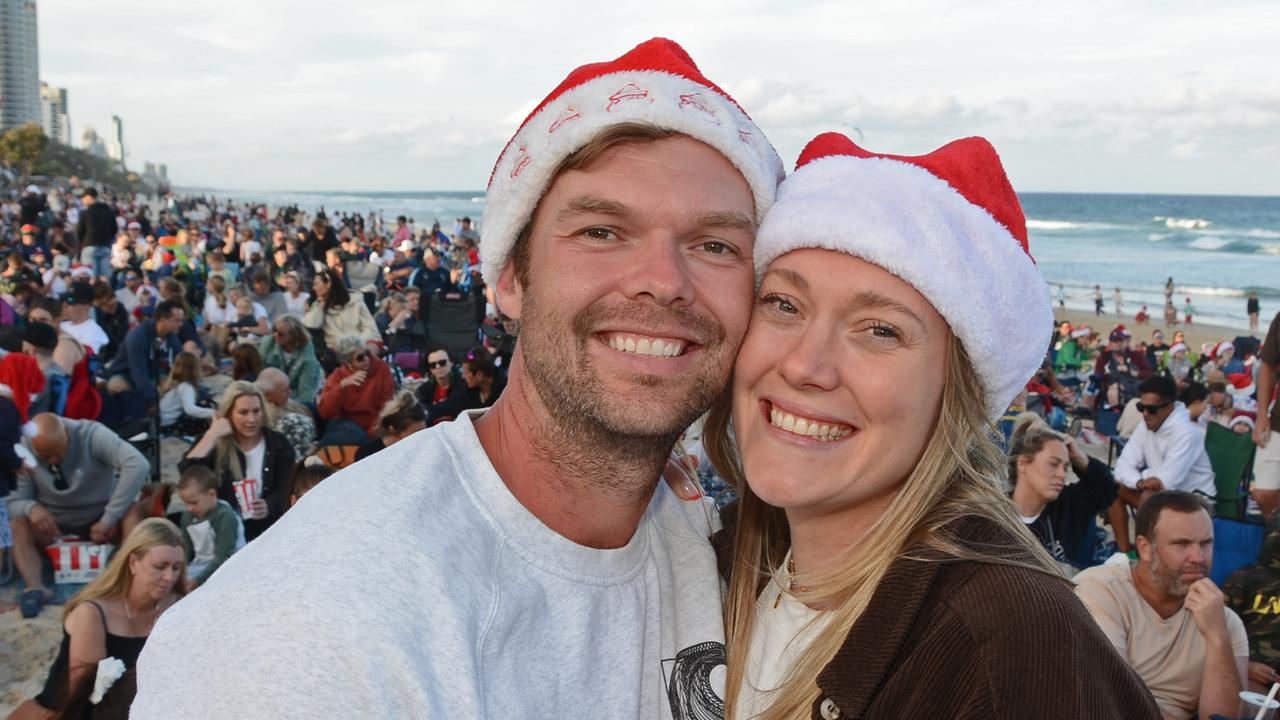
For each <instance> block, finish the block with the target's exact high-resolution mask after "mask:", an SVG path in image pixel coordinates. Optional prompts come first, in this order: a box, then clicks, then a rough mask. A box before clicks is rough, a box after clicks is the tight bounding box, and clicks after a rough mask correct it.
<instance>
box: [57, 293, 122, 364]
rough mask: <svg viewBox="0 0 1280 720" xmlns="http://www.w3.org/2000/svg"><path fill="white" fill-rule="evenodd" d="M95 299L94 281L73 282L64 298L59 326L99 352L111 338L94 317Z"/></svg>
mask: <svg viewBox="0 0 1280 720" xmlns="http://www.w3.org/2000/svg"><path fill="white" fill-rule="evenodd" d="M93 299H94V292H93V284H92V283H89V282H86V281H84V280H77V281H76V282H73V283H71V289H70V290H68V291H67V297H66V298H64V299H63V306H62V324H61V325H60V326H59V327H61V328H62V331H63V332H65V333H67V334H68V335H70V336H71V337H73V338H75V339H76V340H78V341H79V342H80V344H81V345H83V346H85V347H87V348H91V349H92V350H93V352H94V354H98V353H100V352H102V346H103V345H106V344H107V343H108V342H110V341H111V338H110V337H108V336H107V333H106V331H105V330H103V329H102V327H101V326H100V325H98V322H97V320H95V319H94V317H93Z"/></svg>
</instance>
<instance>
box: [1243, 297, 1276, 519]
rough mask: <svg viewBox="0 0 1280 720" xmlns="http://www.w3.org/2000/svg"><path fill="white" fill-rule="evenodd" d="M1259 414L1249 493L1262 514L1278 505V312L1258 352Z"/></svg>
mask: <svg viewBox="0 0 1280 720" xmlns="http://www.w3.org/2000/svg"><path fill="white" fill-rule="evenodd" d="M1258 359H1259V360H1261V361H1262V367H1260V368H1258V417H1257V419H1256V420H1255V421H1254V426H1253V442H1254V443H1255V444H1256V445H1257V446H1258V453H1257V455H1255V456H1254V459H1253V485H1252V488H1251V489H1250V491H1249V492H1251V493H1253V499H1254V500H1256V501H1257V503H1258V509H1259V510H1261V511H1262V515H1263V517H1271V514H1272V513H1274V512H1275V511H1276V508H1277V507H1280V440H1277V439H1276V436H1275V433H1274V432H1273V431H1272V430H1271V428H1272V427H1273V426H1275V427H1280V403H1274V404H1273V402H1272V401H1273V399H1274V398H1275V394H1276V370H1277V369H1280V313H1276V316H1275V317H1274V318H1272V319H1271V327H1269V328H1267V337H1266V339H1265V340H1263V341H1262V350H1261V351H1260V352H1259V353H1258Z"/></svg>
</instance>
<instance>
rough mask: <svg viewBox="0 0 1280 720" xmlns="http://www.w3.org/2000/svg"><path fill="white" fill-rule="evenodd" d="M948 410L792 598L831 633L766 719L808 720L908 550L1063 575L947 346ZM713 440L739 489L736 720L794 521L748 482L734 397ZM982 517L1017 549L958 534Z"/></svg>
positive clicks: (974, 381)
mask: <svg viewBox="0 0 1280 720" xmlns="http://www.w3.org/2000/svg"><path fill="white" fill-rule="evenodd" d="M943 372H944V379H943V384H942V402H941V408H940V410H939V412H938V417H937V420H936V421H935V422H934V428H933V432H932V433H930V434H929V440H928V442H927V443H926V444H925V447H924V450H923V452H922V453H921V455H920V459H919V460H918V461H917V462H916V465H915V468H914V469H913V470H912V471H911V473H910V474H909V475H908V476H907V478H906V479H905V480H904V481H903V482H902V484H901V486H900V487H899V488H898V491H897V493H896V494H895V495H894V497H893V499H892V500H891V501H890V502H889V505H888V507H886V508H885V510H884V512H883V514H881V516H880V517H879V518H878V519H877V520H876V521H875V522H874V523H873V524H872V525H871V527H870V528H868V529H867V531H866V533H865V534H864V535H863V536H862V537H860V538H858V539H857V541H856V543H855V545H853V546H851V547H850V548H849V549H848V550H847V551H846V552H844V553H842V554H841V556H840V557H838V558H834V559H833V562H832V563H831V564H830V566H829V567H827V568H826V569H825V570H822V571H820V572H816V573H814V574H813V575H807V576H806V582H808V583H809V584H811V585H812V586H813V587H814V588H816V589H814V590H804V591H796V592H794V593H793V594H794V595H795V596H796V597H797V599H799V600H801V601H802V602H804V603H805V604H807V605H810V606H811V607H819V608H824V609H826V610H827V611H826V612H824V613H823V615H824V619H825V620H826V621H827V624H825V625H824V629H823V632H821V633H818V634H817V636H816V637H815V639H814V640H813V642H812V644H811V645H809V647H808V648H807V649H806V651H805V652H804V653H803V654H801V656H800V657H799V658H798V659H797V661H796V662H795V664H794V665H793V666H792V667H791V668H789V669H788V670H787V672H786V675H785V676H784V679H783V681H782V684H781V686H780V687H779V689H778V691H777V692H776V693H775V694H774V695H773V697H772V700H771V704H770V706H769V708H768V710H767V711H766V712H765V713H764V717H768V718H795V719H797V720H799V719H800V718H808V717H810V715H811V712H812V710H811V709H812V706H813V703H814V702H815V701H816V700H817V698H818V695H819V689H818V686H817V683H816V681H817V678H818V675H819V673H821V672H822V670H823V668H825V667H826V665H827V664H828V663H830V662H831V660H832V658H833V657H835V654H836V652H837V651H838V650H839V649H840V647H841V646H842V645H843V644H844V641H845V638H846V637H847V636H848V634H849V632H850V630H851V629H852V628H853V626H854V623H856V622H857V620H858V618H859V617H860V616H861V615H862V612H863V611H864V610H865V609H866V607H867V604H868V603H869V602H870V600H871V597H872V595H873V594H874V593H875V591H876V589H877V588H878V586H879V584H880V581H881V579H883V578H884V576H885V573H886V572H887V571H888V569H889V566H890V565H892V564H893V563H894V562H895V561H896V560H898V559H899V558H900V557H906V556H904V550H905V549H906V548H907V547H908V546H909V545H917V544H918V545H919V546H920V548H921V552H919V553H916V554H913V555H911V556H910V557H912V558H913V559H917V560H921V561H939V560H945V559H966V560H977V561H981V562H995V563H1003V564H1015V565H1021V566H1025V567H1030V568H1032V569H1034V570H1039V571H1043V572H1045V573H1046V574H1049V575H1053V576H1055V577H1057V575H1056V573H1055V571H1054V568H1053V565H1052V561H1051V560H1050V558H1049V556H1048V555H1047V554H1046V553H1045V552H1044V550H1043V549H1041V548H1040V547H1039V545H1038V544H1037V543H1036V542H1035V540H1034V538H1033V537H1031V535H1030V533H1029V532H1028V531H1027V530H1026V528H1025V527H1024V526H1023V524H1022V522H1021V520H1019V518H1018V516H1017V514H1016V513H1015V512H1014V510H1013V506H1012V505H1011V504H1010V503H1009V501H1008V499H1007V498H1006V497H1005V495H1004V467H1005V458H1004V453H1003V452H1001V451H1000V448H999V447H998V446H997V444H996V441H995V436H994V432H993V428H992V426H991V423H990V421H989V420H988V419H987V417H986V414H985V410H984V408H985V407H986V404H985V402H984V393H983V390H982V386H981V384H980V382H979V380H978V377H977V373H976V372H974V370H973V366H972V363H971V362H970V361H969V358H968V355H967V354H966V353H965V350H964V347H963V346H962V345H961V343H960V341H959V340H958V339H957V338H956V337H954V336H952V337H950V338H949V339H948V341H947V356H946V365H945V368H944V370H943ZM704 442H705V444H706V448H707V451H708V454H709V455H710V457H711V460H712V463H713V464H714V465H715V467H716V469H717V470H719V471H720V472H721V474H722V475H724V477H725V478H726V479H728V480H730V481H731V482H733V483H734V485H735V486H736V487H737V490H738V493H739V496H740V498H741V500H740V501H739V504H738V520H737V535H736V537H735V539H734V546H733V547H734V555H733V566H732V571H731V576H730V580H729V591H728V592H729V594H728V599H727V601H726V604H725V628H726V630H725V633H726V645H727V647H728V660H729V671H728V678H727V683H726V684H727V693H726V698H725V699H726V702H727V709H726V713H725V717H736V716H737V714H738V713H739V712H740V710H739V709H738V708H736V704H737V701H738V696H739V693H740V692H741V690H742V688H743V687H744V686H745V685H746V683H747V682H749V681H748V678H747V677H746V664H747V658H748V653H749V647H750V642H751V636H752V630H753V627H754V624H755V609H756V602H757V598H758V597H759V593H760V589H761V588H762V587H763V586H764V584H765V583H766V582H767V580H768V579H769V578H770V576H771V575H772V574H773V573H774V572H775V571H776V570H777V569H778V568H779V567H780V566H781V565H782V561H783V558H784V557H785V556H786V553H787V551H788V546H789V539H788V538H789V528H788V525H787V517H786V513H785V512H784V511H783V510H782V509H781V508H776V507H771V506H770V505H768V504H766V503H765V502H764V501H763V500H761V499H760V498H759V497H758V496H757V495H755V493H753V492H751V487H750V486H749V485H748V484H747V483H746V482H744V477H743V472H742V464H741V461H740V455H739V453H738V449H737V447H736V445H735V444H734V438H733V431H732V420H731V411H730V401H729V397H728V394H726V396H725V397H722V398H721V400H720V401H719V402H717V403H716V405H715V406H714V407H713V408H712V409H711V412H710V414H709V416H708V418H707V424H706V429H705V431H704ZM969 517H978V518H983V519H985V520H987V521H989V522H990V523H992V524H994V525H995V526H997V527H999V528H1001V529H1002V530H1004V531H1005V535H1007V537H1008V541H1007V542H1002V543H1000V544H994V545H992V544H984V545H983V546H982V547H981V548H976V547H968V546H965V545H964V544H963V541H962V540H960V539H958V538H957V537H956V535H955V530H956V527H955V526H956V523H957V521H959V520H962V519H964V518H969Z"/></svg>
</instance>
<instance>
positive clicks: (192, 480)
mask: <svg viewBox="0 0 1280 720" xmlns="http://www.w3.org/2000/svg"><path fill="white" fill-rule="evenodd" d="M178 497H179V498H181V499H182V504H183V505H184V506H186V509H185V510H183V511H182V518H181V520H180V521H179V523H178V526H179V527H180V528H182V539H183V541H184V542H185V543H186V546H187V551H188V552H187V561H188V566H187V583H186V585H185V586H184V587H185V588H186V590H187V592H191V591H192V590H195V589H196V588H197V587H198V586H200V585H203V584H204V583H205V581H206V580H208V579H209V578H210V577H212V576H213V573H214V571H216V570H217V569H218V568H219V567H222V563H224V562H226V561H227V559H228V558H230V557H231V555H232V554H233V553H235V552H236V551H237V550H240V549H241V548H243V547H244V544H245V539H244V521H243V520H242V519H241V517H240V513H239V511H237V510H235V509H233V508H232V507H231V505H230V504H229V503H228V502H227V501H226V500H222V499H220V498H219V497H218V478H217V477H216V476H214V474H213V471H212V470H210V469H209V468H207V467H205V466H204V465H188V466H187V468H186V469H185V470H183V471H182V476H181V477H180V478H179V479H178Z"/></svg>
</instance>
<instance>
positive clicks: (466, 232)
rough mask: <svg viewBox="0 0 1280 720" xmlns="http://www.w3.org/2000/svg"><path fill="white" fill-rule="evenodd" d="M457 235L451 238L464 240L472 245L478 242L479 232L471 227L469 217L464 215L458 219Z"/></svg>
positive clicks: (455, 240) (456, 240)
mask: <svg viewBox="0 0 1280 720" xmlns="http://www.w3.org/2000/svg"><path fill="white" fill-rule="evenodd" d="M459 225H460V227H459V229H458V235H457V237H455V238H454V239H453V241H454V242H458V241H459V240H465V241H467V242H469V243H471V244H472V245H479V244H480V233H478V232H476V231H475V230H472V229H471V218H469V217H464V218H462V220H460V221H459Z"/></svg>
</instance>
